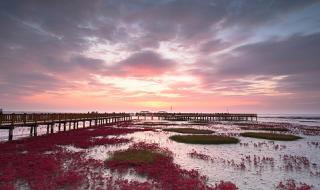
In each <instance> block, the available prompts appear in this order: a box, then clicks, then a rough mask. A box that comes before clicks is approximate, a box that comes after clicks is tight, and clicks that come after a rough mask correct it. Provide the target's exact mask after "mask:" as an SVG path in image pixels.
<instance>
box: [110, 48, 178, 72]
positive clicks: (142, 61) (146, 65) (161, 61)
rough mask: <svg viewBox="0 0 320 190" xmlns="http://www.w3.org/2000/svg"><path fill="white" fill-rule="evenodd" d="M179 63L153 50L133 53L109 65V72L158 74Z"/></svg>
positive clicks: (168, 70)
mask: <svg viewBox="0 0 320 190" xmlns="http://www.w3.org/2000/svg"><path fill="white" fill-rule="evenodd" d="M176 66H177V64H176V63H175V62H174V61H172V60H170V59H166V58H164V57H163V56H161V55H159V54H158V53H155V52H153V51H141V52H137V53H133V54H132V55H130V56H129V57H128V58H126V59H125V60H122V61H120V62H118V63H116V64H115V65H114V66H111V67H109V69H108V73H109V74H111V75H112V74H115V75H120V76H121V75H122V76H134V77H146V76H158V75H162V74H165V73H166V72H170V71H172V70H174V69H175V67H176Z"/></svg>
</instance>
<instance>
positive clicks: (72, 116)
mask: <svg viewBox="0 0 320 190" xmlns="http://www.w3.org/2000/svg"><path fill="white" fill-rule="evenodd" d="M124 116H127V117H129V116H130V115H129V114H127V113H28V114H27V113H23V114H15V113H12V114H0V126H4V125H15V124H30V123H43V122H50V121H51V122H55V121H74V120H89V119H92V120H95V119H100V118H107V117H124Z"/></svg>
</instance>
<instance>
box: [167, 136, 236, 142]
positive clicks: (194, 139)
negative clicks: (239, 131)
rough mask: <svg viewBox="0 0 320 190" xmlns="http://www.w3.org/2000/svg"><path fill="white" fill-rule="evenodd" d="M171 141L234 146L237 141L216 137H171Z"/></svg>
mask: <svg viewBox="0 0 320 190" xmlns="http://www.w3.org/2000/svg"><path fill="white" fill-rule="evenodd" d="M169 138H170V139H171V140H173V141H176V142H181V143H187V144H234V143H238V142H239V139H237V138H234V137H226V136H218V135H173V136H171V137H169Z"/></svg>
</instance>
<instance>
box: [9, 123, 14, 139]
mask: <svg viewBox="0 0 320 190" xmlns="http://www.w3.org/2000/svg"><path fill="white" fill-rule="evenodd" d="M12 139H13V126H11V127H10V128H9V137H8V140H9V141H12Z"/></svg>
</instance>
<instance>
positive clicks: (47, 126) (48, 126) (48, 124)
mask: <svg viewBox="0 0 320 190" xmlns="http://www.w3.org/2000/svg"><path fill="white" fill-rule="evenodd" d="M47 134H49V124H47Z"/></svg>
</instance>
